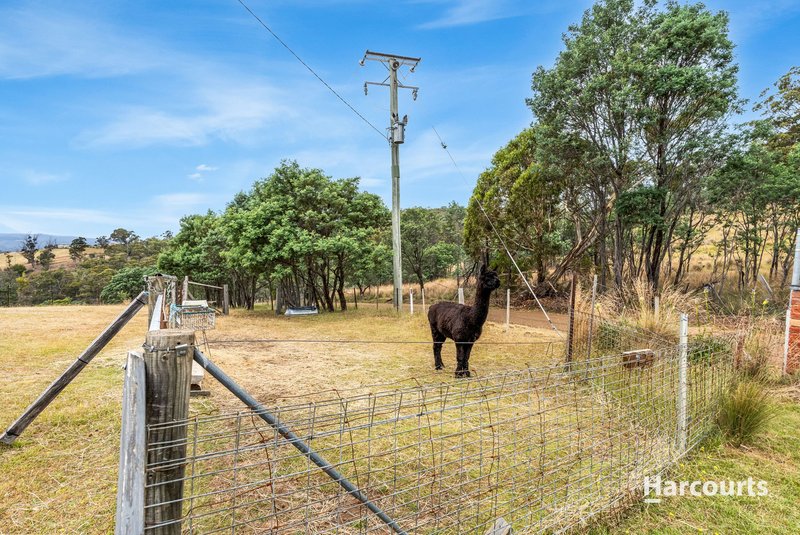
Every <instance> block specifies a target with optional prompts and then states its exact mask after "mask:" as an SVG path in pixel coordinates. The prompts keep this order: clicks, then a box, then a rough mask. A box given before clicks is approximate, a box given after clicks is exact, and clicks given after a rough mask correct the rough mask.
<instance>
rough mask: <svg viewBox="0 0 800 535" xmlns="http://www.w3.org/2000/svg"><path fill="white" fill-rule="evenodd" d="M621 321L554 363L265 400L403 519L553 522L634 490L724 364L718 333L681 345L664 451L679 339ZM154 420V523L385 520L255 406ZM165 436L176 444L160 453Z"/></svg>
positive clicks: (706, 408)
mask: <svg viewBox="0 0 800 535" xmlns="http://www.w3.org/2000/svg"><path fill="white" fill-rule="evenodd" d="M595 328H597V326H595ZM626 332H627V331H625V332H620V331H614V332H613V333H612V334H609V336H613V337H615V340H616V343H615V344H611V343H610V342H609V341H608V340H606V341H601V340H598V339H597V338H595V342H594V343H595V346H594V348H593V349H591V350H590V354H586V355H587V356H588V357H589V358H587V356H584V358H581V359H577V358H575V359H574V361H573V363H572V365H571V366H568V367H567V366H565V365H564V364H563V363H561V364H558V365H550V366H544V367H538V368H529V369H524V370H518V371H513V372H507V373H503V374H499V375H493V376H488V377H481V378H477V379H471V380H449V381H447V382H441V383H437V384H427V385H412V386H403V387H394V388H387V389H383V390H381V389H378V388H372V389H370V391H369V392H366V393H348V395H347V396H343V395H341V394H340V395H329V397H328V398H327V399H322V400H319V401H315V402H309V403H299V404H289V405H283V406H277V407H272V408H270V409H269V410H270V412H271V413H272V414H273V415H274V416H276V417H278V418H279V419H280V420H281V421H283V422H284V423H285V424H286V425H287V426H289V427H290V428H292V430H293V431H294V432H295V433H296V434H297V435H299V436H300V437H302V439H303V440H304V441H305V442H306V443H308V444H309V445H310V446H311V447H312V448H313V449H315V450H316V451H317V452H318V453H319V454H320V455H321V456H322V457H324V458H325V459H327V461H328V462H330V463H331V465H333V466H334V467H335V468H336V469H337V470H339V471H340V472H341V473H342V474H344V475H345V477H347V478H348V479H350V481H352V482H353V483H355V484H356V485H357V486H358V488H359V489H360V490H361V491H362V492H363V494H365V495H366V496H367V497H368V498H369V499H371V500H372V501H373V502H375V503H376V504H377V505H378V506H379V507H380V508H381V509H383V510H384V512H386V513H387V514H388V515H389V516H390V517H391V518H392V519H394V521H395V522H397V523H398V524H399V525H400V526H401V527H402V528H403V529H404V530H405V531H406V532H409V533H468V532H471V533H482V532H483V531H485V530H486V528H487V527H488V526H490V525H492V524H493V523H494V521H495V520H496V519H497V518H498V517H503V518H504V519H505V520H506V521H508V522H509V523H510V524H511V525H512V526H513V527H514V529H515V531H517V532H552V531H555V532H558V531H562V530H566V529H569V528H572V527H576V526H580V525H583V524H584V523H585V522H586V521H587V520H588V519H590V518H591V517H592V516H594V515H596V514H598V513H601V512H603V511H606V510H608V509H610V508H616V507H619V506H621V505H623V504H625V503H628V502H630V501H631V500H635V499H636V498H637V496H639V495H640V494H641V489H642V483H643V478H644V477H645V476H646V475H652V474H654V473H657V472H660V471H662V470H664V469H665V468H667V467H669V466H670V465H671V463H673V462H674V461H675V460H676V459H678V458H679V457H681V456H682V455H684V454H685V453H686V451H688V450H690V449H691V448H692V447H694V446H695V445H696V444H697V443H698V442H699V441H700V440H701V439H702V438H703V436H705V434H706V433H707V432H708V431H709V430H710V429H711V427H712V425H713V419H714V416H715V413H716V405H717V401H718V398H719V396H720V394H721V393H722V392H723V390H724V389H725V388H726V387H727V385H728V382H729V380H730V378H731V376H732V369H733V368H732V358H731V354H732V347H731V343H730V341H729V340H727V341H725V340H720V341H716V342H715V343H708V342H707V341H705V342H703V343H702V344H700V343H696V344H690V346H689V355H688V368H687V376H688V389H687V406H688V424H687V440H686V443H687V449H686V450H680V449H679V448H678V446H677V445H678V444H680V441H679V437H678V434H679V429H678V424H677V422H678V409H677V403H676V400H677V399H678V395H679V392H678V382H679V381H678V376H679V363H680V358H679V353H680V348H679V346H678V345H677V344H675V343H673V342H668V341H665V340H662V339H656V338H655V337H649V339H647V340H645V339H644V338H648V337H647V336H643V335H639V336H638V337H634V336H633V335H632V334H628V335H626ZM596 336H597V334H596ZM625 336H629V339H628V338H625ZM623 338H625V342H626V343H627V344H628V348H627V349H635V350H637V351H638V350H639V349H646V350H648V351H645V352H643V354H645V355H650V356H649V357H646V358H643V359H640V360H631V359H630V357H629V354H623V352H622V351H620V346H619V343H620V340H621V339H623ZM656 342H658V343H656ZM645 343H647V344H648V345H643V344H645ZM608 344H611V345H614V346H615V347H612V348H611V349H606V348H607V347H608ZM582 347H585V346H582ZM581 351H585V349H581ZM634 352H635V351H634ZM164 427H179V428H181V429H182V430H185V434H184V435H181V436H185V437H186V438H185V439H183V440H181V441H180V443H175V442H171V443H158V442H153V441H152V440H150V439H148V466H147V471H148V474H149V473H151V472H155V471H160V472H162V473H164V472H166V473H169V471H170V470H171V469H174V468H176V467H178V466H183V467H185V473H184V474H183V475H182V476H180V477H179V478H178V481H180V482H182V484H183V487H184V494H183V499H182V501H181V503H180V504H179V506H180V507H181V509H182V513H183V514H182V518H180V520H173V521H168V522H167V523H177V522H179V523H180V524H181V528H182V530H183V531H184V532H186V533H204V534H205V533H217V532H230V533H242V534H245V533H276V534H277V533H299V532H305V533H388V531H389V530H388V528H387V527H386V525H385V524H383V523H382V522H381V521H380V520H378V519H377V518H376V517H375V516H373V515H372V513H370V512H369V511H368V510H367V509H366V507H364V506H363V505H362V504H361V503H359V502H358V501H356V500H355V499H354V498H353V497H352V496H351V495H349V494H348V493H347V492H345V491H343V490H342V489H341V488H340V487H339V486H338V485H337V484H336V483H335V482H333V481H331V480H330V479H329V478H327V477H326V476H325V474H323V473H322V472H321V471H320V470H319V468H317V467H316V466H315V465H313V464H312V463H311V461H310V460H309V459H308V458H307V457H305V456H304V455H303V454H301V453H300V452H298V451H297V450H296V449H295V448H294V447H292V445H291V444H290V443H288V442H287V440H285V439H284V438H283V437H281V436H280V435H279V434H278V433H277V431H276V430H275V429H273V428H272V427H270V426H269V425H267V424H266V423H265V422H264V421H263V420H261V419H260V418H259V417H258V414H257V413H254V412H252V411H250V412H248V411H243V412H237V413H234V414H221V415H214V416H202V417H196V418H192V419H189V420H185V421H180V422H174V423H170V424H168V425H162V426H154V427H151V428H149V429H148V433H156V432H158V431H159V430H163V428H164ZM176 446H179V447H181V448H183V449H185V455H183V456H181V457H179V458H174V457H170V456H168V455H161V453H162V452H166V451H170V452H174V451H175V447H176ZM179 449H180V448H179ZM174 482H176V480H172V481H168V482H165V483H159V484H170V483H174ZM149 490H153V489H152V487H151V488H150V489H149ZM163 505H166V504H165V503H154V504H151V505H148V506H147V507H161V506H163ZM173 505H174V506H175V505H178V504H173ZM162 527H164V523H162V524H154V525H150V526H147V529H146V531H148V532H154V531H157V530H158V529H160V528H162Z"/></svg>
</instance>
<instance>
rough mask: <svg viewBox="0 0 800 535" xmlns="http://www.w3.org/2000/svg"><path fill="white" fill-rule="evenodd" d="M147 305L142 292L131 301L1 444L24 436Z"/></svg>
mask: <svg viewBox="0 0 800 535" xmlns="http://www.w3.org/2000/svg"><path fill="white" fill-rule="evenodd" d="M145 304H147V292H142V293H140V294H139V295H138V296H136V298H135V299H134V300H133V301H131V304H129V305H128V307H127V308H126V309H125V310H124V311H123V312H122V314H120V315H119V316H117V319H115V320H114V321H113V322H112V323H111V325H109V326H108V327H106V328H105V330H104V331H103V332H102V333H100V336H98V337H97V338H95V340H94V342H92V343H91V344H90V345H89V347H87V348H86V349H85V350H84V351H83V353H81V354H80V356H79V357H78V358H77V359H76V360H75V362H73V363H72V365H71V366H70V367H69V368H67V370H66V371H65V372H64V373H62V374H61V376H60V377H59V378H58V379H56V380H55V381H53V383H52V384H50V386H48V387H47V389H45V391H44V392H42V394H41V395H40V396H39V397H38V398H37V399H36V401H34V402H33V403H31V405H30V406H29V407H28V408H27V409H25V412H24V413H22V416H20V417H19V418H17V420H16V421H15V422H14V423H13V424H11V426H10V427H9V428H8V429H6V432H5V433H3V434H2V435H0V442H3V443H5V444H11V443H13V442H14V441H15V440H16V439H17V437H18V436H20V435H21V434H22V432H23V431H24V430H25V428H27V427H28V426H29V425H30V424H31V422H33V420H35V419H36V417H37V416H39V414H41V412H42V411H43V410H45V409H46V408H47V406H48V405H50V402H52V401H53V400H54V399H55V398H56V396H58V395H59V394H60V393H61V391H62V390H64V389H65V388H66V387H67V385H68V384H70V383H71V382H72V380H73V379H75V377H77V376H78V374H79V373H81V371H82V370H83V368H84V367H85V366H86V365H87V364H89V362H91V361H92V359H93V358H94V357H95V356H97V354H98V353H100V351H102V350H103V348H104V347H106V345H107V344H108V343H109V342H110V341H111V339H112V338H114V336H116V335H117V333H118V332H119V331H120V330H122V328H123V327H124V326H125V325H127V323H128V322H129V321H130V320H131V318H133V317H134V316H135V315H136V313H137V312H139V310H140V309H141V308H142V307H143V306H144V305H145Z"/></svg>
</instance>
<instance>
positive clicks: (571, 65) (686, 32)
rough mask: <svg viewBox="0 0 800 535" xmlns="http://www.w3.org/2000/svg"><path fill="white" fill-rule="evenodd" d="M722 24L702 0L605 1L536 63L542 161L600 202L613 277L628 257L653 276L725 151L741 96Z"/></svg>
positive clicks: (599, 221) (589, 202)
mask: <svg viewBox="0 0 800 535" xmlns="http://www.w3.org/2000/svg"><path fill="white" fill-rule="evenodd" d="M727 25H728V18H727V15H725V14H724V13H721V12H720V13H712V12H710V11H709V10H707V9H706V8H705V7H704V6H703V5H702V4H686V5H684V4H678V3H677V2H668V3H667V4H666V5H665V6H664V8H663V9H659V8H658V7H657V5H656V2H654V1H652V0H646V1H645V2H643V3H641V4H639V5H637V4H636V3H635V2H633V0H603V1H600V2H597V3H596V4H595V5H594V6H592V8H590V9H589V10H587V11H586V12H585V13H584V16H583V19H582V20H581V22H580V23H579V24H577V25H573V26H570V27H569V31H568V32H567V34H566V35H565V36H564V50H563V51H562V52H561V53H560V54H559V56H558V58H557V59H556V62H555V64H554V65H553V67H552V68H550V69H545V68H544V67H539V68H538V69H537V70H536V72H534V74H533V78H532V90H533V96H532V97H531V98H530V99H529V100H528V103H529V106H530V107H531V110H532V111H533V113H534V115H535V116H536V118H537V121H538V126H539V131H540V132H541V134H542V135H541V136H540V138H541V139H540V142H539V151H540V153H541V154H540V156H539V160H540V161H541V162H542V163H545V162H548V161H549V163H548V167H549V168H553V169H556V170H557V169H558V168H559V167H563V166H566V167H567V168H568V170H569V172H565V173H562V175H563V176H564V177H569V178H570V179H571V182H572V184H573V186H572V187H573V189H574V190H575V191H576V192H579V193H578V194H577V195H574V196H573V198H574V199H575V200H577V201H583V205H584V206H586V207H592V208H593V210H594V211H595V213H596V216H597V217H596V218H595V219H594V221H595V224H593V225H591V226H590V227H588V228H589V229H591V230H592V231H593V233H592V234H588V233H587V234H588V236H589V237H590V238H592V239H594V238H595V237H596V238H597V239H598V240H600V242H599V244H598V247H597V249H598V253H599V254H597V255H596V258H597V262H598V263H599V264H600V265H599V266H598V268H599V270H600V272H601V274H602V273H604V270H605V263H606V261H607V259H606V255H605V252H604V250H605V241H606V240H607V239H608V237H609V235H610V237H611V242H612V244H613V256H612V258H611V259H610V262H611V265H612V267H613V273H614V279H615V282H616V284H617V285H618V286H619V285H621V284H622V281H623V277H624V275H625V274H626V269H625V266H626V265H627V266H628V270H627V274H629V275H631V276H633V275H635V274H636V273H637V272H639V271H643V272H644V274H645V275H646V277H647V279H648V281H649V282H650V283H651V285H653V286H654V287H657V286H658V285H659V283H660V273H661V268H662V264H663V260H664V257H665V253H666V251H667V248H668V247H669V245H670V244H671V242H672V239H673V235H674V232H675V229H676V227H677V225H678V223H679V222H680V221H681V220H682V218H683V216H684V214H685V212H686V211H687V210H688V209H689V207H690V206H691V203H692V202H693V200H694V199H696V197H697V195H698V194H699V191H700V184H701V182H702V180H703V178H704V177H705V176H708V175H709V174H711V173H712V172H713V171H714V170H715V168H716V166H717V165H718V163H719V161H720V160H721V159H722V158H721V157H720V153H721V151H722V150H723V141H724V136H722V134H723V132H724V130H725V126H726V119H727V117H728V116H729V114H730V113H732V112H734V111H736V110H737V109H738V106H739V101H738V100H737V96H736V72H737V68H736V65H735V64H734V62H733V45H732V43H731V42H730V40H729V39H728V29H727ZM576 148H577V149H578V150H575V149H576ZM567 191H569V189H567ZM629 209H633V210H634V211H633V212H630V213H628V212H626V210H629ZM631 225H634V226H635V228H631ZM573 248H574V247H573ZM632 248H634V249H638V251H639V254H638V255H636V254H634V252H633V251H632ZM577 259H578V256H577V255H575V256H574V258H573V260H575V261H576V260H577Z"/></svg>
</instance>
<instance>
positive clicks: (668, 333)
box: [597, 280, 700, 340]
mask: <svg viewBox="0 0 800 535" xmlns="http://www.w3.org/2000/svg"><path fill="white" fill-rule="evenodd" d="M655 297H656V296H655V294H654V293H653V290H652V288H651V287H650V284H648V282H647V281H645V280H635V281H632V282H631V283H630V284H628V285H627V286H624V287H623V288H620V289H614V290H609V291H607V292H605V293H603V294H602V295H601V296H600V297H599V298H598V307H597V308H598V312H599V313H600V314H601V315H602V316H604V317H608V318H614V319H616V320H618V321H622V322H625V323H628V324H629V325H630V326H631V327H633V328H635V329H639V330H641V331H643V332H647V333H652V334H654V335H657V336H660V337H662V338H665V339H668V340H672V339H675V340H677V335H678V324H679V322H680V315H681V313H682V312H696V311H697V310H698V309H699V304H700V300H699V299H698V298H697V295H696V294H695V293H693V292H690V293H686V292H683V291H680V290H679V289H678V288H676V287H674V286H665V287H664V288H663V289H662V290H661V292H660V294H659V295H658V297H659V307H658V310H656V308H655Z"/></svg>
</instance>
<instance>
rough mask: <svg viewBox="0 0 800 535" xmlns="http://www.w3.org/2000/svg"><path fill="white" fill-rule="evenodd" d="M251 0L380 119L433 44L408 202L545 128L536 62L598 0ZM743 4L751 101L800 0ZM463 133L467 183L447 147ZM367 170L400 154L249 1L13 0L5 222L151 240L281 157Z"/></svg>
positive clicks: (6, 32) (736, 13)
mask: <svg viewBox="0 0 800 535" xmlns="http://www.w3.org/2000/svg"><path fill="white" fill-rule="evenodd" d="M247 3H248V5H249V6H250V7H251V8H252V9H253V10H254V11H255V12H256V13H257V14H259V15H260V16H261V17H262V19H263V20H264V21H265V22H267V24H269V25H270V26H271V27H272V29H273V30H274V31H275V32H277V33H278V35H280V36H281V37H282V38H283V39H284V41H286V42H287V43H288V44H289V46H291V47H292V48H293V49H294V50H295V51H296V52H297V53H298V54H299V55H300V57H302V58H303V59H304V60H305V61H306V62H307V63H309V64H310V65H311V66H312V67H313V68H314V69H315V70H316V71H317V72H318V73H319V74H320V75H321V76H322V77H323V78H324V79H325V80H326V81H327V82H328V83H329V84H331V85H332V86H333V87H334V88H335V89H336V90H337V91H338V92H339V93H340V94H341V95H342V96H344V98H346V99H347V100H348V101H350V102H351V103H352V104H353V105H354V106H355V107H356V108H357V109H358V110H359V111H360V112H361V113H363V114H364V115H365V116H366V117H367V118H368V119H369V121H370V122H372V123H373V124H375V125H376V126H378V127H379V128H380V129H381V130H382V129H384V128H385V127H386V126H387V124H388V115H389V111H388V101H389V97H388V94H387V92H386V89H384V88H371V90H370V94H369V95H368V96H365V95H364V93H363V83H364V81H366V80H379V79H382V77H383V76H384V73H385V71H384V70H383V67H381V66H380V64H377V63H370V62H368V63H367V65H366V66H364V67H360V66H359V64H358V61H359V59H361V57H362V55H363V54H364V51H365V50H366V49H370V50H375V51H382V52H392V53H397V54H403V55H410V56H421V57H422V63H421V64H420V65H419V67H418V68H417V70H416V72H415V73H413V74H408V75H407V76H406V78H405V79H404V82H405V83H407V84H409V85H418V86H420V92H419V98H418V99H417V100H416V101H415V102H414V101H412V100H411V98H410V94H408V93H407V92H405V94H401V98H400V113H401V115H402V114H408V116H409V125H408V128H407V132H406V143H405V145H404V146H403V147H402V148H401V154H400V161H401V174H402V178H401V180H402V186H401V191H402V193H401V198H402V205H403V206H404V207H405V206H414V205H423V206H440V205H444V204H447V203H448V202H449V201H451V200H455V201H458V202H461V203H464V202H466V200H467V199H468V198H469V194H470V191H471V187H472V185H473V184H474V181H475V178H476V176H477V174H478V173H480V172H481V171H482V170H483V169H484V168H485V167H486V166H487V165H488V164H489V161H490V159H491V156H492V154H493V153H494V152H495V151H496V150H497V149H498V148H499V147H501V146H502V145H503V144H505V143H506V142H507V141H508V140H509V139H510V138H512V137H513V136H514V135H515V134H516V133H518V132H519V131H520V130H521V129H522V128H524V127H525V126H527V125H528V124H529V123H530V122H531V120H532V117H531V114H530V111H529V110H528V108H527V107H526V106H525V98H526V97H528V96H529V95H530V75H531V73H532V72H533V70H534V69H535V68H536V67H537V66H538V65H545V66H549V65H552V63H553V61H554V59H555V57H556V55H557V53H558V51H559V50H561V48H562V43H561V34H562V33H563V32H564V31H565V30H566V28H567V26H568V25H569V24H570V23H573V22H577V21H578V20H579V19H580V16H581V14H582V12H583V11H584V10H585V9H586V8H587V7H589V5H590V4H591V2H588V1H551V0H543V1H531V0H528V1H511V0H496V1H488V0H395V1H391V2H386V1H380V2H367V1H359V0H341V1H338V0H329V1H322V0H319V1H314V0H305V1H303V0H301V1H288V0H278V1H275V0H273V1H267V0H248V1H247ZM708 5H709V7H711V8H712V9H715V10H717V9H724V10H726V11H729V12H730V16H731V36H732V38H733V40H734V42H735V43H736V45H737V48H736V54H737V60H738V62H739V64H740V68H741V71H740V88H741V94H742V96H744V97H746V98H748V99H750V100H751V101H752V100H753V99H755V98H757V96H758V94H759V93H760V91H761V90H762V89H764V88H765V87H767V86H768V85H770V84H771V83H772V82H773V81H774V80H775V79H777V77H778V76H780V75H781V74H783V73H785V72H786V71H787V70H788V69H789V68H790V67H791V66H792V65H793V64H797V63H798V62H800V59H798V58H800V38H798V35H800V0H794V1H789V0H765V1H760V2H752V1H743V0H733V1H728V2H722V1H710V2H708ZM432 127H435V128H436V130H438V132H439V133H440V134H441V136H442V137H443V138H444V139H445V141H446V142H447V144H448V146H449V148H450V150H451V152H452V154H453V156H454V158H455V159H456V161H457V162H458V164H459V166H460V168H461V170H462V171H463V173H464V175H465V177H466V180H464V179H462V177H461V175H460V174H459V173H458V172H457V171H456V170H455V169H454V167H453V165H452V163H451V162H450V160H449V158H448V157H447V154H446V153H445V152H444V151H443V150H442V149H441V147H440V146H439V143H438V140H437V138H436V134H435V133H434V131H433V129H432ZM284 158H289V159H296V160H297V161H298V162H299V163H300V164H301V165H302V166H306V167H319V168H321V169H323V170H325V172H326V173H328V174H330V175H332V176H334V177H337V178H338V177H351V176H360V177H362V186H363V188H364V189H366V190H368V191H371V192H374V193H377V194H379V195H381V196H382V197H383V198H384V199H385V200H387V201H388V200H389V196H390V178H389V149H388V145H387V143H386V142H385V141H383V140H382V139H381V138H380V137H379V136H378V134H377V133H376V132H375V131H374V130H372V129H370V128H369V127H368V126H367V125H365V124H364V123H363V122H362V121H361V120H360V119H359V118H358V117H356V116H355V115H354V114H353V113H352V112H351V111H350V110H348V109H347V108H346V107H345V106H344V105H343V104H342V103H341V102H340V101H339V100H337V99H336V97H334V96H333V95H332V94H331V93H330V92H328V90H327V89H326V88H325V87H324V86H322V84H320V83H319V82H318V81H317V80H316V79H315V78H314V77H313V76H311V74H310V73H309V72H308V71H307V70H305V68H304V67H303V66H302V65H300V64H299V63H298V62H297V61H296V60H295V59H294V58H293V57H292V56H291V55H289V53H288V52H287V51H286V50H285V49H284V48H283V47H281V46H280V45H279V44H278V43H277V42H276V41H275V40H274V39H273V38H272V36H270V35H269V34H268V33H267V32H266V30H264V29H263V28H262V27H261V26H259V25H258V23H257V22H256V21H255V20H254V19H253V18H252V17H251V16H250V14H249V13H247V12H246V11H245V10H244V9H243V8H242V6H241V5H240V4H239V3H238V2H237V1H236V0H191V1H188V0H185V1H184V0H171V1H168V2H164V1H145V0H140V1H135V2H130V1H124V0H104V1H94V0H86V1H82V2H74V1H63V2H59V1H39V2H17V1H14V0H4V1H3V2H2V4H0V161H2V165H0V232H37V233H57V234H72V235H84V236H89V237H94V236H97V235H100V234H108V233H110V232H111V230H113V229H114V228H116V227H119V226H122V227H126V228H129V229H133V230H135V231H136V232H138V233H139V234H140V235H142V236H151V235H157V234H160V233H161V232H163V231H165V230H168V229H169V230H173V231H174V230H176V229H177V227H178V219H179V218H180V216H182V215H184V214H188V213H197V212H203V211H205V210H207V209H213V210H221V209H223V208H224V206H225V204H226V203H227V202H228V201H229V200H230V199H231V198H232V196H233V195H234V194H235V193H236V192H237V191H240V190H243V189H248V188H249V187H250V185H251V184H252V182H253V181H254V180H255V179H257V178H259V177H264V176H267V175H268V174H269V173H270V171H271V170H272V169H273V168H274V167H275V166H276V165H278V164H279V162H280V161H281V159H284Z"/></svg>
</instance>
